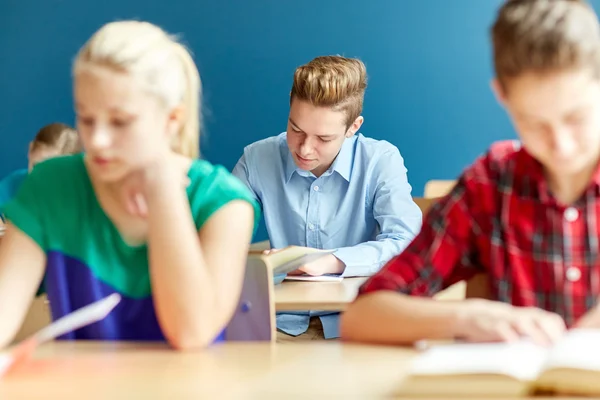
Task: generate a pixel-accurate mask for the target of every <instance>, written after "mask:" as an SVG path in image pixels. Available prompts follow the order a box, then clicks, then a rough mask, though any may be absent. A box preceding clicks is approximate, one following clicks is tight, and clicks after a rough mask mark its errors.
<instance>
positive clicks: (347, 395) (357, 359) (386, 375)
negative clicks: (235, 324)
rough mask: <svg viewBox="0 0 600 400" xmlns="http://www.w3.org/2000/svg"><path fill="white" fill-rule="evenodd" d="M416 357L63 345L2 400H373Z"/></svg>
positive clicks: (19, 374)
mask: <svg viewBox="0 0 600 400" xmlns="http://www.w3.org/2000/svg"><path fill="white" fill-rule="evenodd" d="M413 354H414V353H413V350H411V349H405V348H393V347H382V346H360V345H350V344H341V343H340V342H333V343H331V342H319V343H298V344H294V343H290V344H286V345H275V344H251V343H227V344H223V345H217V346H214V347H212V348H210V349H208V350H206V351H204V352H197V353H177V352H175V351H172V350H169V349H167V348H166V347H165V346H163V345H153V344H151V345H149V344H138V345H137V346H136V345H134V344H126V343H108V342H105V343H100V342H78V343H75V342H62V343H58V342H57V343H50V344H47V345H45V346H42V348H40V349H39V350H38V352H37V353H36V357H35V359H34V360H30V361H28V362H27V363H26V364H24V365H22V366H21V367H19V368H18V369H16V370H14V371H12V372H11V373H10V374H9V375H7V376H5V377H4V378H3V379H2V380H0V398H1V399H2V400H12V399H30V398H36V399H37V398H47V399H55V398H57V399H78V400H79V399H82V398H85V399H113V398H114V399H117V398H118V399H134V398H135V399H138V398H139V399H166V398H174V399H178V400H180V399H194V400H197V399H201V398H204V399H212V398H215V399H216V398H219V399H221V398H225V399H278V400H279V399H288V398H293V399H310V398H328V399H330V398H335V399H338V398H340V399H374V398H382V397H389V395H390V394H392V393H394V391H395V390H396V388H397V387H398V384H399V382H400V380H401V378H402V376H403V374H404V371H405V369H406V367H407V361H408V360H409V359H410V358H411V357H412V356H413Z"/></svg>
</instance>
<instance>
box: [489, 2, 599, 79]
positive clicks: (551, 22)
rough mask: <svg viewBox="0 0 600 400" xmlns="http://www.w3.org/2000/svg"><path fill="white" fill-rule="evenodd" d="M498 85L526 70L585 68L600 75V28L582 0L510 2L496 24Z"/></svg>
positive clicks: (494, 42)
mask: <svg viewBox="0 0 600 400" xmlns="http://www.w3.org/2000/svg"><path fill="white" fill-rule="evenodd" d="M492 41H493V45H494V68H495V71H496V76H497V78H498V81H499V83H500V85H502V87H503V88H506V81H507V80H508V79H510V78H514V77H517V76H519V75H521V74H523V73H525V72H541V73H545V72H550V71H560V70H566V69H570V68H577V67H587V68H591V69H592V70H593V72H594V73H595V74H596V75H598V74H599V73H600V29H599V26H598V19H597V17H596V14H595V13H594V11H593V9H592V8H591V7H590V6H589V5H588V4H587V2H585V1H584V0H508V1H507V2H506V3H505V4H504V5H503V6H502V7H501V8H500V10H499V12H498V15H497V18H496V22H495V23H494V26H493V28H492Z"/></svg>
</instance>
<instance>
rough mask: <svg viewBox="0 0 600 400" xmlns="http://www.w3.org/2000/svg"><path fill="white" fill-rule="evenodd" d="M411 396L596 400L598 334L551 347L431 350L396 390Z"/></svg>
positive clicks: (585, 333)
mask: <svg viewBox="0 0 600 400" xmlns="http://www.w3.org/2000/svg"><path fill="white" fill-rule="evenodd" d="M400 391H401V394H402V395H410V396H439V395H442V396H444V397H449V396H455V397H467V396H485V397H492V396H512V397H515V396H527V395H531V394H535V393H556V394H564V395H600V330H595V329H575V330H571V331H569V332H568V333H567V334H566V335H565V336H564V337H563V338H562V339H561V340H560V341H559V342H558V343H556V344H555V345H554V346H553V347H550V348H547V347H542V346H538V345H536V344H534V343H532V342H530V341H528V340H523V341H519V342H515V343H481V344H479V343H471V344H469V343H457V344H448V345H439V346H435V345H434V346H433V347H431V348H430V349H428V350H425V351H424V352H423V353H422V354H420V355H419V356H417V358H416V359H415V360H414V362H413V363H412V365H411V367H410V369H409V373H408V376H407V377H406V379H405V380H404V381H403V382H402V386H401V388H400Z"/></svg>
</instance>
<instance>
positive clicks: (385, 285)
mask: <svg viewBox="0 0 600 400" xmlns="http://www.w3.org/2000/svg"><path fill="white" fill-rule="evenodd" d="M473 170H475V169H474V168H473V169H472V170H471V172H472V171H473ZM475 171H476V172H477V173H476V174H474V173H469V177H468V179H465V177H464V176H463V177H462V178H461V179H460V180H459V181H458V183H457V185H456V187H455V188H454V189H453V190H452V192H451V193H450V194H449V195H448V196H446V197H444V198H443V199H442V200H440V201H439V202H437V203H436V204H434V205H433V207H432V208H431V209H430V211H429V213H428V215H427V217H426V218H425V221H424V224H423V227H422V229H421V232H420V233H419V234H418V235H417V237H416V238H415V240H414V241H413V242H412V243H411V244H410V245H409V246H408V247H407V248H406V249H405V250H404V251H403V252H402V253H401V254H400V255H398V256H397V257H395V258H394V259H392V260H391V261H390V262H389V263H388V264H387V265H386V266H385V267H383V268H382V269H381V270H380V271H379V272H378V273H377V274H375V275H374V276H373V277H371V278H370V279H369V280H368V281H367V282H366V283H365V284H364V285H363V286H362V287H361V289H360V291H359V296H358V298H357V299H356V300H355V301H354V303H353V304H351V305H350V306H349V307H348V309H347V310H346V312H345V313H344V314H343V315H342V319H341V326H340V330H341V336H342V338H343V339H344V340H350V341H358V342H369V343H379V344H411V343H414V342H416V341H419V340H424V339H455V338H460V339H465V340H468V341H498V340H503V341H510V340H516V339H518V338H519V337H520V336H528V337H531V338H532V339H533V340H535V341H537V342H540V343H548V342H553V341H555V340H556V339H557V338H559V337H560V336H561V334H562V332H563V331H564V329H565V325H564V321H563V320H562V318H560V316H558V315H557V314H554V313H550V312H547V311H544V310H541V309H538V308H526V307H513V306H511V305H509V304H504V303H499V302H495V301H488V300H482V299H467V300H461V301H452V302H450V301H439V300H435V299H432V298H430V297H431V296H433V295H434V294H435V293H437V292H438V291H440V290H442V289H444V288H446V287H448V286H449V285H451V284H453V283H455V282H458V281H460V280H467V279H469V278H470V277H471V276H473V275H474V274H475V273H477V272H481V271H482V269H481V267H482V263H481V260H479V259H478V255H477V253H478V252H477V245H476V237H481V236H485V235H488V234H489V233H487V232H488V231H489V229H490V227H489V226H486V227H482V225H481V223H484V224H485V223H487V222H488V219H490V217H489V216H488V213H489V212H490V211H489V209H490V207H491V208H493V206H492V204H493V202H494V187H493V184H491V183H490V182H493V179H490V177H489V175H488V176H487V177H486V175H485V174H486V173H488V174H489V171H486V170H485V169H484V170H475Z"/></svg>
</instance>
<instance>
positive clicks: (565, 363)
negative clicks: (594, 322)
mask: <svg viewBox="0 0 600 400" xmlns="http://www.w3.org/2000/svg"><path fill="white" fill-rule="evenodd" d="M553 367H557V368H558V367H563V368H578V369H585V370H591V371H600V330H599V329H573V330H571V331H569V332H568V333H567V334H566V335H565V336H564V337H563V338H562V339H561V340H560V341H559V342H558V343H556V345H554V347H553V348H552V350H551V351H550V354H549V357H548V361H547V363H546V365H544V369H549V368H553Z"/></svg>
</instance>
